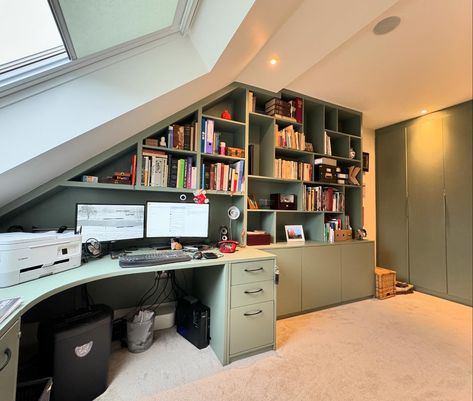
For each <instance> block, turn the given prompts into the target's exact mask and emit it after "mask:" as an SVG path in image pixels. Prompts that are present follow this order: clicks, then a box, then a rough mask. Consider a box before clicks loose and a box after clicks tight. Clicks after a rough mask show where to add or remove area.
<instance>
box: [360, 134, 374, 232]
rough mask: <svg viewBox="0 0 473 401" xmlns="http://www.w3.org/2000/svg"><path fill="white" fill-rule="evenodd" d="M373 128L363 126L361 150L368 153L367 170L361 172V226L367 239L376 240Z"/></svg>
mask: <svg viewBox="0 0 473 401" xmlns="http://www.w3.org/2000/svg"><path fill="white" fill-rule="evenodd" d="M374 135H375V134H374V130H373V129H370V128H363V152H367V153H369V171H368V172H365V173H363V185H364V187H363V220H364V221H363V226H364V227H365V229H366V231H367V233H368V239H371V240H376V157H375V145H374Z"/></svg>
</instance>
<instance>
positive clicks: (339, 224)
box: [324, 216, 351, 242]
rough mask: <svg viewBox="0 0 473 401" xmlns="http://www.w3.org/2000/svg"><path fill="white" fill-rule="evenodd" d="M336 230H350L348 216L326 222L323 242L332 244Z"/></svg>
mask: <svg viewBox="0 0 473 401" xmlns="http://www.w3.org/2000/svg"><path fill="white" fill-rule="evenodd" d="M336 230H351V226H350V216H343V218H338V219H330V220H328V221H327V222H326V223H325V224H324V241H326V242H334V241H335V231H336Z"/></svg>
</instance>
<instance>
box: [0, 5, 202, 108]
mask: <svg viewBox="0 0 473 401" xmlns="http://www.w3.org/2000/svg"><path fill="white" fill-rule="evenodd" d="M48 2H49V4H50V6H51V10H52V13H53V16H54V19H55V20H56V24H57V25H58V30H59V33H60V35H61V37H62V39H63V42H64V47H63V46H58V47H57V48H54V49H50V50H47V51H45V52H40V53H38V54H34V55H31V56H29V57H26V58H25V59H24V60H21V65H20V66H17V67H16V68H13V64H14V63H17V62H18V61H19V60H16V61H15V62H12V63H9V64H8V71H6V70H7V64H5V65H4V68H2V70H4V71H3V73H2V72H1V71H0V98H2V97H4V96H8V95H10V94H12V93H14V92H16V91H19V90H23V89H26V88H28V87H31V86H33V85H36V84H38V83H41V82H44V81H47V80H48V79H52V78H55V77H58V76H60V75H64V74H68V73H70V72H73V71H75V70H78V69H80V68H83V67H86V66H89V65H91V64H94V63H98V64H100V62H101V61H103V60H107V59H110V58H118V59H119V57H120V55H122V54H124V53H127V52H130V51H132V50H134V49H138V48H140V47H141V46H145V45H148V44H152V45H154V44H159V43H162V42H164V41H166V40H170V39H171V38H172V37H173V36H177V35H182V36H184V35H186V34H187V32H188V29H189V27H190V25H191V23H192V21H193V19H194V17H195V14H196V12H197V7H198V5H199V2H200V0H179V2H178V5H177V7H176V13H175V15H174V19H173V23H172V25H170V26H169V27H166V28H163V29H161V30H159V31H156V32H152V33H150V34H147V35H143V36H141V37H139V38H136V39H132V40H129V41H126V42H123V43H120V44H118V45H116V46H113V47H109V48H107V49H104V50H101V51H98V52H95V53H93V54H90V55H88V56H84V57H80V58H77V57H75V51H74V50H73V46H72V42H71V40H70V37H69V35H68V32H67V28H66V25H65V22H64V18H63V17H62V21H63V22H62V23H61V22H60V21H59V20H58V18H59V19H61V17H59V13H58V9H57V8H56V5H59V3H58V0H48ZM59 9H60V8H59ZM61 49H62V51H61ZM42 53H44V54H42ZM41 56H44V58H43V59H41ZM124 56H126V55H124ZM73 57H74V58H73ZM27 59H30V60H27ZM35 59H36V62H34V60H35ZM10 64H11V65H10ZM97 68H100V65H98V66H97ZM74 78H75V76H74V77H71V79H74ZM0 107H1V104H0Z"/></svg>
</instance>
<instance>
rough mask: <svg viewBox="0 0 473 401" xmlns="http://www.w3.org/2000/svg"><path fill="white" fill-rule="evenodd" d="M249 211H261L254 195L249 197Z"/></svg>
mask: <svg viewBox="0 0 473 401" xmlns="http://www.w3.org/2000/svg"><path fill="white" fill-rule="evenodd" d="M248 209H259V206H258V202H257V201H256V197H255V196H254V195H248Z"/></svg>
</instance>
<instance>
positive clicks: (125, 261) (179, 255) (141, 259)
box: [118, 251, 192, 267]
mask: <svg viewBox="0 0 473 401" xmlns="http://www.w3.org/2000/svg"><path fill="white" fill-rule="evenodd" d="M191 259H192V258H191V257H190V256H189V255H188V254H186V253H185V252H184V251H158V252H150V253H143V254H136V253H135V254H132V255H124V256H120V260H119V262H118V263H119V265H120V267H144V266H155V265H164V264H168V263H176V262H187V261H189V260H191Z"/></svg>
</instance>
